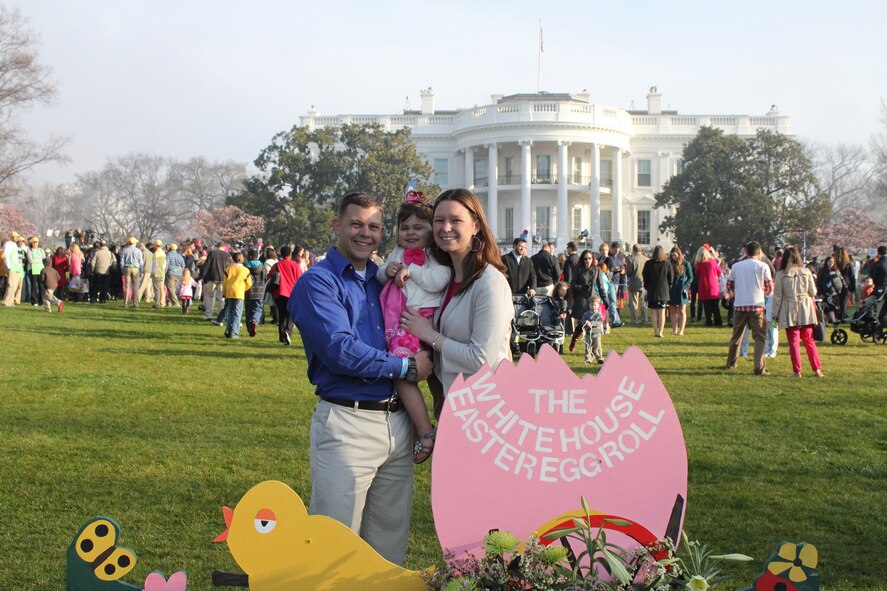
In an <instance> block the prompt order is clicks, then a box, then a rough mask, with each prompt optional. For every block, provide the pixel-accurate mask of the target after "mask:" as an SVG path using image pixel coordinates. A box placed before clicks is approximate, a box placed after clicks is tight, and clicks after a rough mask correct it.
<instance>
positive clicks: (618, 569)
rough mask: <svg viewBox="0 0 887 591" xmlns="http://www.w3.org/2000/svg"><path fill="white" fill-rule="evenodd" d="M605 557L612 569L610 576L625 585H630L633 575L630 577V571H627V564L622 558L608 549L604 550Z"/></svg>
mask: <svg viewBox="0 0 887 591" xmlns="http://www.w3.org/2000/svg"><path fill="white" fill-rule="evenodd" d="M603 555H604V559H605V560H606V561H607V565H608V566H609V567H610V569H609V570H610V574H611V575H613V576H614V577H616V580H617V581H619V582H620V583H622V584H623V585H627V584H628V583H630V582H631V575H629V574H628V571H627V570H626V569H625V564H624V563H623V560H622V558H620V557H619V556H616V555H615V554H613V553H612V552H610V551H609V550H606V549H604V550H603Z"/></svg>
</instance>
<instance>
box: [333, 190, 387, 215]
mask: <svg viewBox="0 0 887 591" xmlns="http://www.w3.org/2000/svg"><path fill="white" fill-rule="evenodd" d="M349 205H357V206H359V207H362V208H364V209H368V208H371V207H378V208H380V209H381V207H382V202H381V201H379V198H378V197H376V196H375V195H370V194H369V193H361V192H355V193H348V194H347V195H345V196H344V197H342V201H341V202H340V203H339V210H338V215H339V217H341V216H343V215H345V210H346V209H348V206H349Z"/></svg>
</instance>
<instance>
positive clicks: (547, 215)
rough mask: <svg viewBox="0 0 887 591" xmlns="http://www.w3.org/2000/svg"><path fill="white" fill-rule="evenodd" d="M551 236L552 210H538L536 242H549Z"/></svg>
mask: <svg viewBox="0 0 887 591" xmlns="http://www.w3.org/2000/svg"><path fill="white" fill-rule="evenodd" d="M550 236H551V208H550V207H537V208H536V241H537V242H538V241H541V242H548V241H549V240H550Z"/></svg>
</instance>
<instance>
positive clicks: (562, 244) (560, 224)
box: [556, 141, 571, 251]
mask: <svg viewBox="0 0 887 591" xmlns="http://www.w3.org/2000/svg"><path fill="white" fill-rule="evenodd" d="M570 143H571V142H565V141H559V142H558V143H557V236H556V238H557V249H558V251H562V250H563V249H565V248H566V247H567V242H568V241H569V240H570V215H569V211H568V210H567V182H568V179H567V173H568V170H567V148H569V147H570Z"/></svg>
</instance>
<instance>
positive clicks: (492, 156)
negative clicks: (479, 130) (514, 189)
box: [487, 144, 499, 240]
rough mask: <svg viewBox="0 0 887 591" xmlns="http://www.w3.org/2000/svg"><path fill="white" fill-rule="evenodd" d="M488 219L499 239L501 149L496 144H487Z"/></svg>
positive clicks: (495, 236)
mask: <svg viewBox="0 0 887 591" xmlns="http://www.w3.org/2000/svg"><path fill="white" fill-rule="evenodd" d="M487 175H488V177H489V180H488V182H487V221H488V222H489V223H490V230H491V231H492V232H493V237H494V238H496V239H497V240H498V239H499V150H498V146H497V145H496V144H487Z"/></svg>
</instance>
